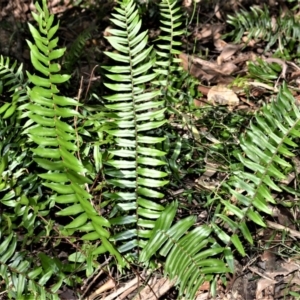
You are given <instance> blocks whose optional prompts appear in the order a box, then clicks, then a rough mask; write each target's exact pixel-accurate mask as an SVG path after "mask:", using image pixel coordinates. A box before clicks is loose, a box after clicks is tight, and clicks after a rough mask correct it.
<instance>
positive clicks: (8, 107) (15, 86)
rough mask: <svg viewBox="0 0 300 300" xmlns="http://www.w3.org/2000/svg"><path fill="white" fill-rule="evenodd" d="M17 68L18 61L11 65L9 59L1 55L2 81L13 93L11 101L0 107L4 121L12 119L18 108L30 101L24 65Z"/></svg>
mask: <svg viewBox="0 0 300 300" xmlns="http://www.w3.org/2000/svg"><path fill="white" fill-rule="evenodd" d="M16 67H17V61H14V63H13V64H11V63H10V59H9V57H6V58H5V57H4V56H2V55H0V80H2V81H3V82H4V87H6V86H9V87H10V89H9V92H12V96H11V99H10V101H9V102H6V103H4V104H1V105H0V115H1V114H3V115H2V118H3V119H7V118H9V117H11V116H12V115H13V114H14V112H15V111H16V109H17V106H18V105H20V104H21V103H22V102H25V101H27V100H28V96H27V91H26V85H27V82H26V81H25V80H24V74H23V64H20V66H19V67H18V68H17V70H16ZM18 102H19V103H18Z"/></svg>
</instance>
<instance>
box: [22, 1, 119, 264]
mask: <svg viewBox="0 0 300 300" xmlns="http://www.w3.org/2000/svg"><path fill="white" fill-rule="evenodd" d="M42 3H43V7H42V8H41V6H40V5H39V4H38V3H36V4H35V7H36V9H37V11H38V13H32V16H33V18H34V19H35V21H36V22H37V23H38V25H39V27H38V29H36V28H35V27H34V26H33V25H31V24H29V29H30V32H31V35H32V37H33V39H34V43H32V42H30V41H27V43H28V45H29V47H30V57H31V62H32V64H33V66H34V68H35V69H36V70H37V71H39V72H40V74H41V75H36V74H30V73H28V72H27V75H28V77H29V79H30V81H31V83H32V84H33V88H31V89H29V88H28V94H29V97H30V101H31V102H30V103H29V104H28V105H27V106H26V107H25V108H26V109H27V110H28V111H29V113H28V116H29V118H30V119H31V123H30V122H29V123H28V124H29V125H28V124H27V126H29V127H27V128H26V130H25V131H24V133H26V134H28V137H29V138H30V141H32V142H34V143H36V144H37V145H38V147H37V148H35V149H32V152H33V153H34V161H35V162H36V163H37V164H38V165H39V166H40V167H41V168H42V169H44V170H46V172H45V173H42V174H39V177H40V178H42V179H43V186H44V187H45V188H49V189H51V190H52V191H53V193H54V194H53V196H52V197H51V199H52V201H54V202H55V203H56V204H61V205H67V207H66V208H64V209H62V210H61V211H60V212H59V213H57V214H58V215H62V216H72V217H74V219H73V221H72V222H71V223H69V224H68V225H66V226H65V229H67V230H70V231H72V232H75V231H81V230H82V229H83V228H84V227H85V230H83V231H85V232H87V233H86V234H85V235H84V236H83V237H82V239H83V240H90V239H96V238H97V239H98V240H100V241H101V242H102V244H101V246H100V247H101V248H100V249H101V251H102V252H105V251H110V252H111V254H113V255H116V256H117V258H118V261H119V264H120V265H123V260H122V258H121V257H120V255H119V253H118V252H117V251H116V250H115V249H114V247H113V246H112V245H111V244H110V242H109V241H108V238H109V235H110V234H109V232H108V230H107V228H108V227H110V223H109V222H108V221H107V220H106V219H105V218H103V217H102V216H100V215H99V214H98V212H97V211H96V210H95V208H94V207H93V205H92V203H91V201H90V199H91V195H90V194H89V192H88V190H86V188H85V185H86V184H88V183H91V181H90V180H89V179H88V177H87V176H86V174H87V170H86V169H85V167H84V166H83V164H82V163H81V161H80V159H78V158H77V157H76V156H75V153H77V151H78V150H79V149H78V144H80V140H79V141H78V139H77V134H76V131H75V129H74V128H73V126H71V125H70V124H69V123H71V122H72V121H73V119H74V117H80V115H79V113H78V112H77V110H76V107H77V106H80V105H81V104H80V103H79V102H78V101H76V100H74V99H72V98H69V97H64V96H61V95H59V90H58V88H57V84H60V83H64V82H66V81H67V80H68V79H69V78H70V75H66V74H62V75H61V74H59V71H60V69H61V67H60V65H59V64H58V63H54V62H53V61H54V60H56V59H59V58H61V57H62V56H63V54H64V52H65V48H57V43H58V38H55V37H54V36H55V33H56V32H57V30H58V28H59V24H56V25H53V22H54V15H50V14H49V10H48V8H47V5H46V0H43V1H42ZM88 222H90V223H89V224H90V226H85V225H86V224H88ZM90 231H92V234H91V232H90ZM98 253H100V251H99V249H98V250H95V255H98Z"/></svg>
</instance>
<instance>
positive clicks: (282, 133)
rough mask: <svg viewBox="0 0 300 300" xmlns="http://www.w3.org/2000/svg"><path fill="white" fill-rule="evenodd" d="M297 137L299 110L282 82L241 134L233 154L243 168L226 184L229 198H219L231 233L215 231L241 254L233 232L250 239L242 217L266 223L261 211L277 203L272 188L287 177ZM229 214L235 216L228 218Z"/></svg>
mask: <svg viewBox="0 0 300 300" xmlns="http://www.w3.org/2000/svg"><path fill="white" fill-rule="evenodd" d="M299 137H300V112H299V109H298V108H297V106H296V105H295V99H294V97H293V96H292V94H291V92H290V91H289V89H288V87H287V85H286V84H285V83H284V84H283V86H282V87H281V89H280V91H279V94H278V96H277V99H276V101H273V102H272V103H271V104H269V105H265V106H264V107H263V108H262V110H261V112H260V113H258V114H257V115H256V117H255V120H254V121H253V122H252V123H251V125H250V128H249V129H248V130H247V132H246V133H245V134H244V135H243V136H242V137H241V138H240V145H241V148H242V151H241V152H240V153H237V154H236V156H237V158H238V159H239V160H240V161H241V163H242V164H243V165H244V166H245V167H246V170H245V171H234V172H233V175H232V177H231V178H230V180H229V182H228V183H227V184H225V186H227V187H228V190H229V194H230V195H232V196H231V201H229V200H222V201H221V203H222V206H223V207H224V211H223V213H222V215H223V217H222V220H223V221H224V222H225V223H226V224H227V225H228V226H229V227H230V228H231V229H232V231H233V233H234V234H233V236H232V237H231V238H230V237H229V236H228V235H225V234H224V232H222V231H221V230H220V228H218V227H216V225H215V232H216V233H218V234H219V235H220V236H222V239H223V240H224V242H225V243H230V242H233V243H234V245H235V246H236V248H237V249H238V250H239V251H240V253H241V254H245V251H244V249H243V246H242V244H241V242H240V241H239V240H238V238H237V236H236V234H235V233H237V232H238V231H241V232H242V234H243V236H244V238H245V239H246V240H248V241H249V242H250V243H253V240H252V237H251V234H250V232H249V229H248V227H247V225H246V223H245V221H246V220H247V219H249V220H251V221H253V222H254V223H256V224H258V225H260V226H265V222H264V219H263V214H267V215H268V214H269V215H270V214H271V209H270V208H269V205H270V204H271V205H272V204H276V201H275V199H274V197H273V196H272V192H274V191H275V192H277V193H278V192H281V191H282V189H281V188H280V185H279V181H280V180H283V179H284V178H285V177H286V174H285V170H286V169H287V168H288V169H289V168H292V165H291V162H290V161H291V158H292V157H293V156H294V154H293V151H294V149H296V148H297V147H298V144H297V142H296V141H297V140H298V139H299ZM232 201H234V202H232ZM228 215H233V216H234V217H232V218H230V219H229V218H227V217H226V216H228ZM219 216H220V215H219Z"/></svg>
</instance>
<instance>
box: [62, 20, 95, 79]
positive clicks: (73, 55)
mask: <svg viewBox="0 0 300 300" xmlns="http://www.w3.org/2000/svg"><path fill="white" fill-rule="evenodd" d="M93 29H94V27H93V26H89V27H88V28H87V29H85V30H84V31H83V32H81V33H80V34H79V35H78V36H77V38H76V39H75V41H74V42H73V43H72V45H71V47H70V49H69V50H67V52H66V55H65V57H64V66H63V68H64V70H65V71H66V73H67V74H71V73H72V72H73V70H74V66H75V65H76V63H77V62H78V59H79V58H80V57H81V55H82V52H83V49H84V47H85V44H86V41H87V40H88V39H90V38H91V32H92V31H93Z"/></svg>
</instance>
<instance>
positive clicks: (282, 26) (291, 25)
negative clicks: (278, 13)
mask: <svg viewBox="0 0 300 300" xmlns="http://www.w3.org/2000/svg"><path fill="white" fill-rule="evenodd" d="M250 10H251V11H250V12H249V11H245V10H241V11H240V12H238V13H237V14H236V15H235V16H228V20H227V23H228V24H230V25H232V26H233V27H234V29H233V30H232V31H231V32H230V33H229V34H227V36H232V37H234V41H235V42H240V41H241V38H242V37H243V35H244V34H245V33H246V32H247V40H248V41H250V40H251V39H260V40H264V41H266V42H267V46H266V48H265V51H268V50H269V49H270V48H271V47H272V46H273V45H274V44H275V43H276V42H279V44H280V45H282V48H285V47H287V46H291V47H293V46H294V44H295V42H297V41H299V34H300V25H299V20H298V19H297V17H295V16H294V15H290V14H286V15H285V16H283V17H277V18H276V22H274V20H272V17H271V15H270V11H269V9H268V7H267V6H264V9H261V8H259V7H258V6H253V7H250ZM293 49H294V48H293ZM282 50H283V49H282Z"/></svg>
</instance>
